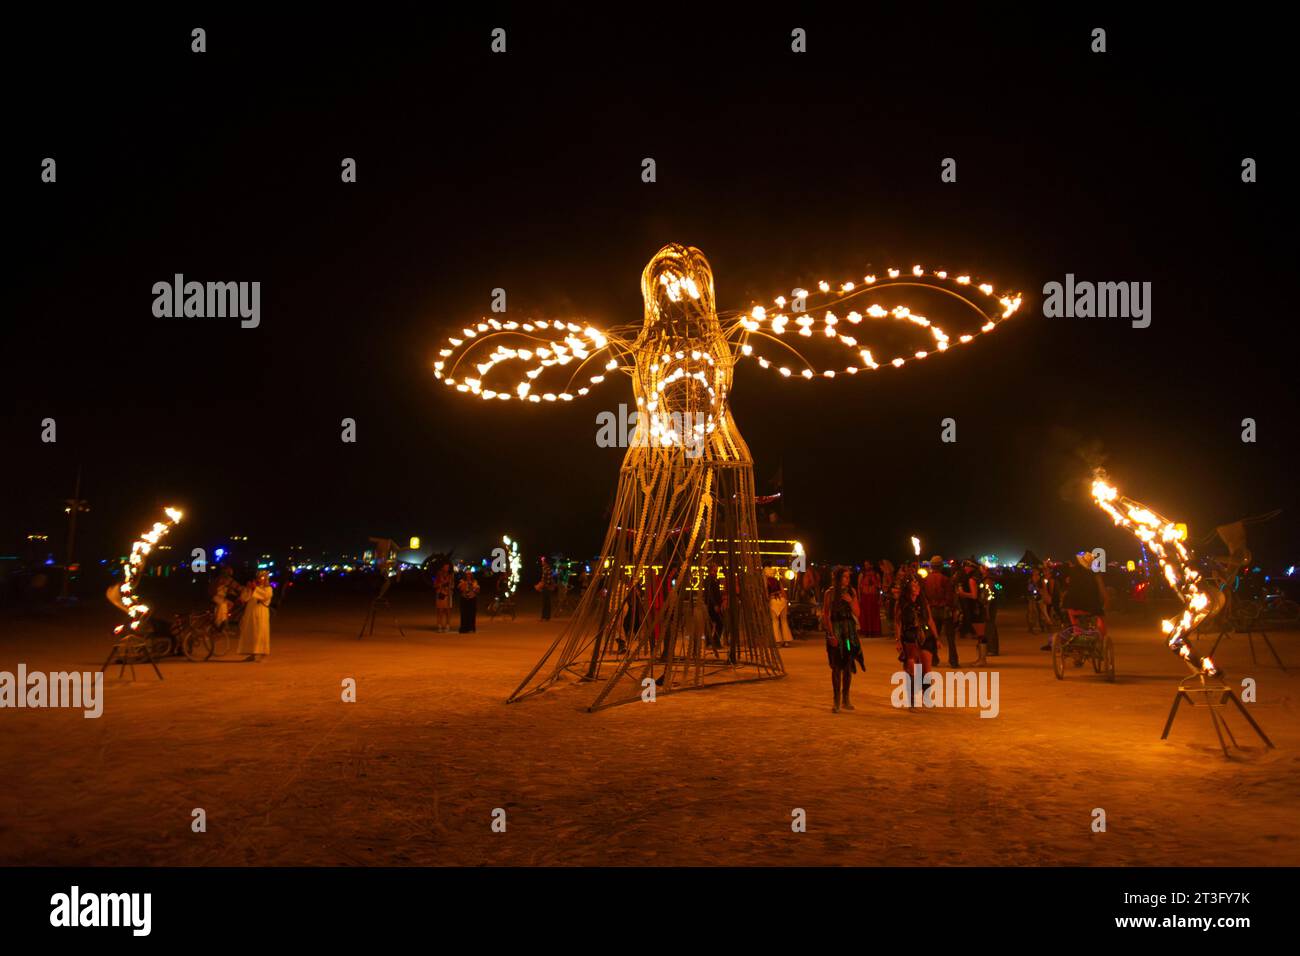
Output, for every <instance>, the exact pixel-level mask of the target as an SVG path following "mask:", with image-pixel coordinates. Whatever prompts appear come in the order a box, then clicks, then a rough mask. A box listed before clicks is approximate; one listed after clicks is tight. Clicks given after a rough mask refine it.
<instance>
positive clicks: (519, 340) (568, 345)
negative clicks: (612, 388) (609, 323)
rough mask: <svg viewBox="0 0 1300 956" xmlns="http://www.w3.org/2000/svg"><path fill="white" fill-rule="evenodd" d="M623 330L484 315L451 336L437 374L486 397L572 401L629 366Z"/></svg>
mask: <svg viewBox="0 0 1300 956" xmlns="http://www.w3.org/2000/svg"><path fill="white" fill-rule="evenodd" d="M628 353H629V349H628V345H627V342H626V340H625V338H624V337H623V336H622V335H621V334H616V333H605V332H602V331H601V330H600V329H597V328H595V327H594V326H592V325H590V324H587V323H578V322H566V321H563V320H559V319H533V320H529V321H526V322H517V321H514V320H510V321H503V320H501V319H497V318H485V319H482V320H480V321H478V322H476V323H474V324H473V325H470V326H466V327H465V328H463V329H461V333H460V335H453V336H450V337H449V338H448V339H447V341H446V343H445V344H444V345H443V347H442V348H441V349H440V350H439V351H438V358H437V359H436V360H435V361H434V363H433V374H434V375H435V376H436V377H437V378H438V379H439V380H441V381H442V383H443V384H444V385H447V386H449V387H451V388H454V389H456V391H458V392H463V393H466V394H470V395H477V396H478V397H479V398H483V399H495V400H499V401H511V400H514V401H525V402H568V401H572V400H573V399H575V398H578V397H581V396H583V395H586V394H587V393H588V392H589V391H591V389H592V388H593V387H595V386H597V385H599V384H600V383H601V382H603V381H604V380H605V379H606V377H608V376H609V375H611V374H613V373H614V372H616V371H618V370H620V369H622V368H625V367H626V366H627V364H628V363H627V361H626V357H627V355H628Z"/></svg>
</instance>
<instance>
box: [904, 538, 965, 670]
mask: <svg viewBox="0 0 1300 956" xmlns="http://www.w3.org/2000/svg"><path fill="white" fill-rule="evenodd" d="M921 590H922V591H923V593H924V594H925V603H926V606H927V607H928V609H929V613H930V616H931V617H932V618H933V619H934V622H935V624H936V625H938V627H936V629H935V632H934V636H935V639H936V641H937V640H938V639H939V638H940V637H942V638H943V640H944V641H946V642H947V644H948V666H949V667H960V666H961V661H960V655H959V654H958V653H957V621H956V617H957V593H956V590H955V589H954V588H953V584H952V578H950V577H948V574H947V572H945V571H944V569H943V556H942V555H938V554H936V555H934V556H933V557H932V558H930V573H929V574H928V575H926V578H925V584H924V585H923V586H922V589H921ZM895 631H897V628H895ZM937 647H938V645H936V654H937Z"/></svg>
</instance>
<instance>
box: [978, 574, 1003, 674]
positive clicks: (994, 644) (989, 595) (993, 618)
mask: <svg viewBox="0 0 1300 956" xmlns="http://www.w3.org/2000/svg"><path fill="white" fill-rule="evenodd" d="M1001 593H1002V582H1001V581H999V580H998V578H997V575H995V574H994V573H993V569H992V568H991V567H989V566H988V565H987V564H982V565H980V597H981V598H983V601H984V641H985V643H986V644H987V645H988V652H989V654H990V655H991V656H993V657H997V656H998V653H999V645H998V604H999V598H1000V597H1001Z"/></svg>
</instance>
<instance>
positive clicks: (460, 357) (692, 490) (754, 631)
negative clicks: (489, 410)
mask: <svg viewBox="0 0 1300 956" xmlns="http://www.w3.org/2000/svg"><path fill="white" fill-rule="evenodd" d="M886 274H887V278H880V277H877V276H876V275H867V276H865V277H863V279H862V280H861V281H860V282H845V283H841V284H840V285H838V286H837V287H835V289H834V290H832V287H831V285H830V284H829V283H826V282H821V283H819V284H818V290H819V291H818V292H816V293H811V292H808V291H806V290H803V289H796V290H795V291H794V297H793V300H792V301H789V302H788V301H787V300H786V298H785V297H784V296H781V297H777V298H776V299H774V300H773V308H772V309H771V310H769V309H768V308H767V307H764V306H761V305H756V306H754V307H752V308H751V309H749V310H748V311H745V312H731V313H719V312H718V311H717V309H716V306H715V300H714V285H713V272H712V269H711V268H710V266H709V263H708V260H706V259H705V257H704V254H703V253H702V252H700V250H698V249H696V248H694V247H689V246H683V245H679V244H676V243H673V244H670V245H667V246H665V247H664V248H662V249H660V250H659V252H657V253H656V254H655V256H654V258H652V259H651V260H650V263H649V264H648V265H647V266H646V268H645V270H644V272H643V273H642V276H641V292H642V297H643V299H644V303H645V314H644V317H643V320H642V321H641V322H640V323H637V324H633V325H623V326H618V327H616V328H613V329H608V330H600V329H597V328H594V327H593V326H591V325H590V324H587V323H576V322H563V321H548V320H534V321H529V322H516V321H508V322H503V321H501V320H499V319H496V318H485V319H483V320H482V321H480V322H478V323H476V324H475V325H473V326H471V327H466V328H464V329H463V331H462V335H461V336H456V337H453V338H451V339H449V340H448V343H447V347H445V348H443V349H442V350H441V351H440V352H439V355H438V360H437V361H436V362H435V363H434V374H435V375H436V376H437V378H439V379H440V380H441V381H442V382H444V383H445V384H446V385H447V386H449V387H452V388H454V389H456V390H457V391H458V392H461V393H466V394H471V395H476V396H478V397H479V398H481V399H484V400H490V401H521V402H527V403H530V404H542V403H546V402H571V401H574V400H575V399H577V398H581V397H583V396H585V395H587V394H588V393H589V392H590V391H591V389H592V388H593V387H595V386H598V385H600V384H601V383H603V382H604V381H605V380H606V378H608V377H609V375H610V374H612V373H614V372H623V373H625V374H627V375H629V376H630V377H631V379H632V391H633V395H634V397H635V400H636V415H635V433H634V434H633V435H632V436H630V439H629V440H628V442H627V445H628V451H627V454H626V456H625V458H624V459H623V464H622V467H621V468H620V470H619V483H618V493H617V496H616V500H615V504H614V509H613V514H612V516H611V519H610V525H609V529H608V531H607V532H606V535H605V542H604V545H603V547H602V549H601V559H600V561H599V563H598V565H597V566H595V567H594V568H593V574H592V578H591V581H590V584H589V586H588V587H587V589H586V591H585V592H584V594H583V596H582V599H581V601H580V602H579V604H578V607H577V608H576V610H575V611H574V614H573V617H572V619H571V620H570V621H569V622H568V623H567V624H566V625H565V627H564V629H563V630H562V631H561V633H560V635H559V637H557V638H556V640H555V642H554V643H553V644H552V645H551V646H550V648H549V649H548V650H547V651H546V653H545V654H544V655H543V656H542V659H541V660H540V661H539V662H538V663H537V665H536V666H535V667H534V668H533V669H532V671H531V672H529V674H528V675H527V676H526V677H525V678H524V680H523V681H522V683H521V684H520V685H519V687H518V688H517V689H516V690H515V692H514V693H513V694H512V695H511V696H510V700H512V701H515V700H520V699H522V698H524V697H528V696H530V695H532V694H535V693H538V692H539V691H542V690H544V689H545V688H547V687H549V686H551V685H553V684H555V683H557V682H559V681H561V680H563V679H565V678H566V677H568V678H572V679H575V680H577V681H579V682H584V683H585V682H598V683H600V684H601V685H602V686H601V689H600V691H599V692H598V694H597V695H596V698H595V700H594V702H593V703H592V704H591V705H590V708H589V709H591V710H596V709H598V708H601V707H608V706H612V705H614V704H619V703H627V702H629V701H633V700H638V699H643V696H644V695H647V692H648V690H649V689H650V688H652V687H653V688H654V689H655V690H656V691H657V693H671V692H674V691H680V690H691V689H696V688H701V687H706V686H710V685H713V684H719V683H732V682H736V681H743V680H761V679H768V678H775V677H780V676H782V675H783V674H784V673H785V669H784V665H783V664H782V662H781V657H780V655H779V653H778V652H777V649H776V646H775V641H774V638H773V634H772V625H771V616H770V613H769V611H768V599H767V590H766V585H765V582H764V579H763V567H762V564H761V561H760V557H759V552H758V544H757V542H758V538H759V535H758V526H757V520H756V518H755V512H754V473H753V459H752V457H751V456H750V452H749V448H748V447H747V446H746V444H745V441H744V439H743V438H742V437H741V435H740V431H739V429H738V428H737V427H736V422H735V420H734V419H733V417H732V414H731V405H730V393H731V388H732V377H733V372H734V369H735V366H736V364H737V362H738V361H739V360H740V359H743V358H752V359H753V360H754V361H756V362H757V363H758V365H759V366H760V367H761V368H764V369H770V368H775V369H776V371H777V372H778V374H780V375H781V376H783V377H786V378H792V377H797V378H803V379H814V378H827V379H830V378H834V377H835V376H836V375H837V374H838V373H840V372H841V371H842V373H843V374H848V375H856V374H858V373H860V372H866V371H875V370H877V369H879V368H881V367H882V363H880V362H877V361H876V359H875V357H874V356H873V353H872V351H871V350H870V349H868V348H867V347H866V346H865V345H864V344H863V343H862V342H861V341H859V338H858V335H859V334H860V333H859V328H858V327H859V326H861V327H864V328H865V327H866V325H869V322H868V321H867V320H868V319H870V320H877V321H879V320H891V321H893V322H897V323H906V324H907V325H909V326H912V327H916V328H919V329H923V330H925V332H926V333H927V334H928V340H929V341H928V344H927V347H926V348H923V349H917V350H914V351H912V352H911V353H909V354H907V355H898V356H896V357H893V358H890V359H887V360H886V362H885V363H883V364H884V365H887V366H889V367H892V368H899V367H901V366H903V365H904V364H906V363H907V362H910V361H914V360H920V359H924V358H926V357H928V356H932V355H935V354H938V353H941V352H945V351H947V350H949V349H950V348H952V347H954V346H956V345H964V344H967V343H969V342H971V341H972V340H973V339H974V337H975V336H976V335H978V334H986V333H988V332H991V331H992V330H993V329H994V328H996V327H997V325H999V324H1000V323H1001V322H1002V321H1003V320H1005V319H1007V318H1009V317H1010V316H1011V315H1013V314H1014V313H1015V312H1016V311H1017V309H1019V307H1020V303H1021V298H1020V296H1019V295H1014V294H1003V295H998V294H996V293H995V292H994V290H993V287H992V286H990V285H988V284H977V283H975V282H974V280H972V278H971V277H970V276H968V275H953V276H949V274H948V273H947V272H927V271H925V270H924V269H922V268H921V266H919V265H918V266H914V267H913V268H912V269H911V271H910V272H909V273H907V274H906V275H904V273H903V272H902V270H899V269H889V270H887V273H886ZM901 287H910V288H922V289H926V290H929V291H931V292H936V293H939V294H946V295H948V296H951V297H952V298H953V299H955V300H957V301H958V302H959V303H961V304H962V305H963V306H964V307H966V308H969V309H971V310H973V311H974V312H975V313H976V314H977V315H978V316H979V319H980V325H979V326H978V332H972V333H971V334H963V335H960V336H958V337H957V339H956V341H953V340H952V339H951V338H950V337H949V335H948V334H947V333H945V332H944V331H943V329H941V328H940V327H939V326H938V325H936V324H935V323H933V322H932V321H931V320H930V319H929V318H927V317H926V316H923V315H918V314H916V313H914V312H912V311H911V310H910V309H909V308H908V307H907V306H904V305H901V304H897V303H891V306H890V307H889V308H886V307H885V306H883V305H881V304H879V302H876V301H871V302H870V303H866V302H865V301H864V300H866V299H868V298H879V297H881V294H882V293H884V292H885V290H889V289H894V288H901ZM888 294H889V295H891V296H892V295H894V294H895V293H893V292H890V293H888ZM981 299H984V300H988V301H989V302H991V303H996V307H993V308H989V307H987V306H985V305H984V304H983V303H982V302H981ZM858 303H863V304H862V305H861V307H860V309H849V308H847V307H848V306H851V305H855V304H858ZM831 305H833V306H834V309H832V308H830V306H831ZM787 306H789V308H788V309H787ZM841 313H842V314H841ZM819 322H820V327H819ZM787 331H790V332H792V333H793V334H795V335H798V336H801V337H803V338H806V339H810V340H813V341H817V342H819V343H821V344H824V345H830V346H833V347H834V348H833V349H832V351H833V352H834V351H838V353H839V354H840V355H844V354H846V353H847V355H848V356H849V361H848V363H847V364H845V362H844V359H842V358H841V359H840V360H839V361H837V362H835V363H834V365H835V366H837V367H830V366H828V367H825V368H822V369H818V368H815V367H814V366H813V364H812V362H811V361H810V360H809V359H808V358H806V357H805V356H804V354H803V353H802V352H801V351H800V350H799V349H796V348H794V347H793V346H791V345H789V344H788V341H787V339H786V333H787ZM770 346H777V347H779V348H781V349H783V350H784V352H783V353H781V354H783V355H785V356H786V357H785V358H784V359H783V360H781V361H783V362H784V363H786V364H781V363H780V361H774V360H773V359H770V358H768V357H766V356H765V355H761V354H759V351H758V349H760V348H762V349H767V348H769V347H770ZM773 354H775V353H773ZM513 362H523V363H525V364H526V365H527V366H528V367H527V368H526V369H525V371H524V373H523V376H522V377H521V378H519V379H518V380H517V381H516V382H514V383H512V384H499V383H496V382H494V381H491V380H490V379H491V378H493V377H494V373H495V370H496V368H497V366H503V365H507V364H508V363H513ZM565 372H567V373H568V374H567V377H566V376H565ZM557 374H558V376H559V377H560V379H561V380H563V381H564V384H563V385H562V386H561V387H551V388H547V387H545V386H544V385H543V384H542V383H541V382H540V381H539V380H540V379H542V378H543V376H556V375H557ZM712 562H716V563H717V565H718V566H719V568H720V569H721V570H722V572H723V574H722V575H720V577H719V582H720V590H721V592H722V595H723V598H724V602H725V608H724V611H723V614H722V621H721V626H720V627H719V626H718V623H717V621H716V619H711V618H710V615H709V612H708V609H707V608H706V606H705V594H704V583H705V575H706V574H707V573H708V571H707V569H708V568H709V565H710V564H711V563H712ZM719 630H720V631H722V632H723V633H722V634H719V633H718V631H719ZM720 637H724V638H725V641H722V640H718V638H720ZM724 643H725V648H724V647H723V646H722V645H723V644H724Z"/></svg>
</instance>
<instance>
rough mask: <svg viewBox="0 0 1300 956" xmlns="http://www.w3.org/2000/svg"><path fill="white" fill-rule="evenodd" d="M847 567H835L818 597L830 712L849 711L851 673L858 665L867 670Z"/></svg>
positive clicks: (856, 609)
mask: <svg viewBox="0 0 1300 956" xmlns="http://www.w3.org/2000/svg"><path fill="white" fill-rule="evenodd" d="M850 573H851V572H850V571H849V569H848V568H836V569H835V570H834V571H833V572H832V573H831V579H830V586H829V587H827V588H826V593H825V594H824V595H823V596H822V627H823V628H825V630H826V660H827V662H828V663H829V664H830V666H831V689H832V690H833V691H834V692H835V703H834V705H833V706H832V707H831V712H832V713H835V714H838V713H839V712H840V709H841V708H843V709H844V710H853V709H854V707H853V704H852V702H851V701H850V700H849V688H850V687H851V686H852V684H853V673H854V671H856V670H857V667H858V665H859V664H861V665H862V669H863V670H864V671H865V670H866V669H867V664H866V661H864V660H863V659H862V645H861V644H860V643H859V642H858V620H857V614H858V595H857V592H856V591H854V590H853V587H852V585H850V583H849V577H850Z"/></svg>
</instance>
